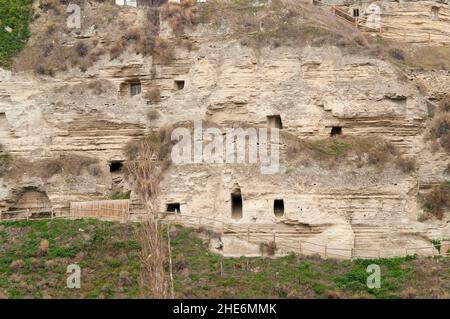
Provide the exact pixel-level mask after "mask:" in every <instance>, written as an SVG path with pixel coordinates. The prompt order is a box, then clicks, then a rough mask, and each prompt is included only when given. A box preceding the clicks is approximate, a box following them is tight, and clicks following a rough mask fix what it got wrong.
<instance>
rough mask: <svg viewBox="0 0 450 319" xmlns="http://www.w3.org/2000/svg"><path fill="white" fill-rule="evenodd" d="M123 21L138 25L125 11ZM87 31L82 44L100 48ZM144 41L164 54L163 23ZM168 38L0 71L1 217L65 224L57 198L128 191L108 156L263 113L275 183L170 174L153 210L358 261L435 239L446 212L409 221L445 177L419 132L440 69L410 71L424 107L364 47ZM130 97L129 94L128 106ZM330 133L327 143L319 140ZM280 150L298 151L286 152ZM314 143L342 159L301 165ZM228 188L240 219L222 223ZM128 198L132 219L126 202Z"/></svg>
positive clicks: (234, 172)
mask: <svg viewBox="0 0 450 319" xmlns="http://www.w3.org/2000/svg"><path fill="white" fill-rule="evenodd" d="M123 10H127V14H128V15H131V16H133V15H135V16H136V17H139V16H142V13H141V10H142V9H139V8H138V9H134V8H124V9H123ZM308 10H310V9H308ZM317 10H319V11H318V12H319V13H320V9H317ZM316 14H317V13H316ZM326 14H328V13H324V15H326ZM136 19H139V18H136ZM35 23H39V20H38V21H37V22H35ZM88 27H90V26H87V27H86V28H88ZM343 28H345V27H344V26H343ZM100 32H101V30H97V34H95V33H94V34H93V35H89V36H88V39H90V40H92V39H96V38H97V39H99V40H101V38H102V35H101V34H100ZM224 32H225V33H224ZM159 36H160V37H161V38H163V39H167V40H168V41H172V42H171V43H176V36H175V35H174V33H173V32H172V28H171V27H170V26H169V24H168V22H167V21H165V20H164V19H162V21H161V27H160V30H159ZM183 37H184V40H187V41H190V42H191V43H194V44H195V45H194V47H193V48H187V47H186V46H183V45H177V46H176V47H175V52H174V59H171V60H170V61H169V62H167V63H162V62H160V61H156V60H155V58H152V57H149V56H143V55H140V54H139V55H136V54H135V52H130V51H129V50H128V51H127V50H125V51H124V52H123V53H122V54H121V55H120V58H118V59H112V60H111V59H110V58H109V57H108V56H103V57H101V58H100V59H99V60H98V61H96V62H95V63H94V64H93V65H92V66H91V67H89V68H88V69H87V70H85V72H80V71H79V70H77V69H69V70H67V71H65V72H58V73H56V75H55V76H53V77H50V76H45V75H36V74H34V73H33V72H30V71H21V72H16V71H13V72H10V71H2V72H1V74H0V75H1V77H0V137H1V144H2V145H3V147H4V151H5V152H7V153H8V154H10V155H11V156H12V157H13V160H12V164H11V165H12V166H11V168H10V169H9V170H8V171H7V172H6V174H4V176H3V177H2V183H1V188H0V200H2V202H1V207H2V210H3V211H8V210H11V209H12V208H14V207H16V206H17V205H16V203H17V201H19V200H20V198H22V197H23V196H28V197H30V198H34V199H36V198H38V199H39V198H40V199H39V200H41V201H42V198H41V197H39V196H41V195H42V194H45V197H46V198H47V199H48V202H47V203H46V205H47V204H48V203H50V205H51V206H52V207H53V208H54V209H55V211H56V212H57V213H58V214H67V212H68V207H69V203H70V201H78V200H94V199H102V198H103V199H105V198H110V197H111V195H112V194H113V193H114V192H116V191H120V192H124V191H127V190H131V189H132V185H129V183H128V182H127V180H126V179H125V178H124V176H123V171H122V169H121V163H122V162H123V161H124V160H126V157H125V154H124V151H123V149H124V146H125V145H126V144H127V143H128V142H130V141H133V140H137V139H139V138H140V137H142V136H144V135H145V134H147V133H148V132H149V131H151V130H153V129H157V128H161V127H166V126H168V125H173V124H177V123H180V122H187V121H193V120H194V119H196V120H199V119H202V120H204V121H205V123H210V124H211V123H212V124H213V125H214V126H216V127H219V128H220V129H222V130H224V129H225V128H227V127H244V128H245V127H256V128H260V127H267V126H268V125H269V121H270V120H269V119H268V117H270V116H274V115H276V116H279V118H280V119H281V121H282V129H281V138H280V150H281V160H280V172H279V173H278V174H272V175H264V174H261V172H260V169H259V166H258V165H254V164H233V165H231V164H230V165H229V164H223V165H220V164H190V165H175V164H173V165H171V166H170V167H169V168H168V169H167V171H166V172H165V174H164V178H163V180H162V182H161V195H160V198H159V204H160V210H161V211H165V210H167V209H168V206H167V205H168V204H176V205H177V206H176V207H177V209H178V207H179V209H180V212H181V215H183V214H184V215H192V216H199V217H209V218H211V217H212V218H215V219H217V220H222V221H225V222H227V223H228V222H229V223H235V224H239V225H241V226H245V227H248V228H249V229H251V231H252V232H254V233H257V232H261V233H264V231H266V230H267V233H271V232H272V231H276V233H277V236H278V238H277V240H278V241H280V242H286V243H289V242H296V241H298V240H299V239H302V240H307V241H310V242H315V243H319V244H329V245H330V246H332V247H336V248H344V249H352V248H354V249H359V250H360V255H361V256H363V255H364V251H365V250H366V249H367V250H370V249H373V250H374V251H379V250H380V249H381V250H385V251H386V253H385V254H384V255H386V256H392V255H402V254H404V247H423V246H429V245H430V240H431V239H444V238H448V237H449V236H450V228H449V226H448V225H449V224H448V221H449V215H448V214H445V215H444V217H443V219H442V220H437V219H435V218H432V219H429V220H427V221H418V217H419V215H420V214H421V213H422V208H421V207H422V206H421V204H420V202H419V200H418V198H419V193H420V192H421V191H422V190H427V189H428V187H429V186H430V185H433V184H436V183H440V182H442V181H445V180H446V175H445V173H444V170H445V167H446V165H447V159H448V155H447V154H446V153H445V152H444V151H442V150H437V151H436V150H434V153H433V152H432V146H431V145H430V143H429V142H427V141H425V140H424V136H425V131H426V127H427V123H428V122H427V121H428V116H429V114H428V111H429V103H430V102H428V101H429V98H430V96H433V97H435V99H434V102H431V103H433V104H434V103H435V102H436V100H439V99H440V98H442V96H443V95H444V94H445V93H446V92H445V91H448V88H449V86H448V85H445V84H444V83H448V80H449V78H450V77H449V75H448V73H446V72H445V71H439V72H440V73H438V74H436V73H433V72H420V73H418V74H410V76H411V79H413V80H414V79H416V78H417V79H420V80H421V81H422V83H425V84H424V85H426V86H427V87H429V89H430V92H432V93H429V96H424V94H423V92H422V93H421V92H420V91H419V89H418V88H417V85H416V82H415V81H411V80H410V79H408V78H405V77H404V74H403V75H402V73H401V72H399V70H398V68H397V67H396V66H394V65H393V64H391V63H390V62H388V61H385V60H382V59H380V58H377V57H375V56H373V55H371V54H368V49H367V48H360V50H358V51H353V52H349V51H348V50H346V49H345V48H342V46H339V45H337V44H335V45H333V44H324V45H317V43H314V42H306V43H304V44H303V45H301V46H285V45H283V43H281V45H276V46H269V47H263V48H260V49H258V50H255V49H254V48H252V47H251V46H247V45H246V44H245V43H244V42H243V41H241V40H239V39H236V38H234V37H227V36H226V31H224V30H223V28H222V29H221V28H219V29H215V27H214V28H213V27H212V24H199V25H197V26H196V27H195V28H193V29H192V30H190V31H186V33H185V34H184V35H183ZM25 50H27V49H25ZM437 78H440V79H442V80H440V81H439V84H438V85H435V84H434V79H437ZM445 81H447V82H445ZM133 86H134V88H132V87H133ZM138 86H139V91H140V94H139V93H138V94H136V95H134V96H130V93H132V92H134V91H133V90H137V87H138ZM155 92H157V93H155ZM133 94H134V93H133ZM153 95H157V96H153ZM431 101H433V99H431ZM333 128H334V130H335V131H334V132H335V133H336V132H337V134H341V135H342V137H341V136H340V137H330V134H331V133H332V130H333ZM341 139H343V142H342V143H343V144H342V143H341ZM381 140H382V141H383V143H390V144H392V145H393V147H394V148H395V155H392V156H391V157H389V158H387V159H384V160H379V159H378V158H379V157H376V156H375V155H376V154H371V153H370V152H371V151H370V150H369V149H371V148H370V147H372V146H370V145H369V146H367V144H371V143H373V144H377V143H380V142H379V141H381ZM324 141H325V142H324ZM361 141H364V143H365V144H364V145H362V142H361ZM292 143H294V144H295V145H297V144H298V143H300V144H302V143H307V144H302V145H306V147H305V148H302V147H300V148H298V149H297V148H295V147H294V148H293V146H292ZM321 143H331V150H334V148H333V147H336V145H337V147H341V145H344V146H342V147H344V148H345V150H346V151H345V152H340V151H339V152H337V153H333V154H331V156H330V154H325V158H323V157H320V156H319V157H315V156H314V154H315V153H314V151H315V149H316V148H317V147H318V145H319V146H320V145H322V144H321ZM327 145H328V144H327ZM361 145H362V146H361ZM377 145H378V144H377ZM319 149H320V147H319ZM311 152H312V153H311ZM385 152H387V150H385ZM319 153H320V152H319ZM325 153H327V152H325ZM393 154H394V152H393ZM319 155H320V154H319ZM373 156H375V157H376V158H377V160H375V161H374V160H372V159H371V158H372V157H373ZM377 156H379V155H377ZM399 156H407V157H408V158H413V159H415V161H416V167H415V169H411V170H406V171H403V170H402V169H399V167H398V165H396V164H395V163H396V162H395V159H396V158H397V157H399ZM381 162H382V163H381ZM49 163H50V164H49ZM55 163H56V164H55ZM64 163H66V164H64ZM67 163H72V166H73V165H78V166H77V167H78V170H75V171H70V168H68V167H67V168H66V166H64V165H67ZM73 163H76V164H73ZM379 163H381V164H380V165H378V164H379ZM30 192H34V194H35V195H33V196H30V195H29V193H30ZM36 193H39V194H41V195H39V196H38V195H36ZM238 193H239V195H240V200H241V212H238V213H234V214H233V205H236V202H235V198H236V194H238ZM26 194H28V195H26ZM131 196H132V199H134V202H135V204H136V205H135V206H134V207H135V208H136V209H135V211H134V213H136V214H135V215H137V214H138V213H139V212H140V211H139V209H138V208H139V201H138V200H137V199H136V198H135V197H136V195H135V194H134V193H133V192H132V195H131ZM28 197H27V198H28ZM34 199H33V200H29V202H30V203H31V202H33V201H34ZM47 199H46V201H47ZM25 202H26V201H25ZM280 203H282V206H280V205H281V204H280ZM178 204H179V206H178ZM21 205H22V206H23V205H25V206H26V204H23V203H22V204H21ZM30 205H31V204H30ZM22 206H21V207H22ZM25 206H24V207H25ZM174 207H175V206H174ZM238 210H239V209H238ZM168 218H171V216H169V217H168ZM270 237H271V235H269V236H268V239H270ZM229 243H230V244H229V246H226V248H225V252H226V253H228V254H239V253H248V254H251V253H254V250H255V248H254V247H250V248H248V249H249V250H248V251H246V250H245V249H247V248H243V246H241V245H239V244H237V246H236V243H235V242H233V239H229ZM227 249H228V250H227ZM417 253H421V252H420V251H417ZM422 253H424V254H430V253H431V251H427V252H422Z"/></svg>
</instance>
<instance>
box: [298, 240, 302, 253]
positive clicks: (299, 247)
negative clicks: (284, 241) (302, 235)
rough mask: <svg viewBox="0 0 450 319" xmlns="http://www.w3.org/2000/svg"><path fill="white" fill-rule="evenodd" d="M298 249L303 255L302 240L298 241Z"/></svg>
mask: <svg viewBox="0 0 450 319" xmlns="http://www.w3.org/2000/svg"><path fill="white" fill-rule="evenodd" d="M298 249H299V252H300V254H301V253H302V241H301V240H299V241H298Z"/></svg>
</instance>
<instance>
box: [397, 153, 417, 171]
mask: <svg viewBox="0 0 450 319" xmlns="http://www.w3.org/2000/svg"><path fill="white" fill-rule="evenodd" d="M395 165H396V166H397V168H398V169H399V170H401V171H402V172H403V173H405V174H409V173H412V172H414V171H415V170H416V168H417V162H416V159H415V158H412V157H405V156H399V157H397V159H396V161H395Z"/></svg>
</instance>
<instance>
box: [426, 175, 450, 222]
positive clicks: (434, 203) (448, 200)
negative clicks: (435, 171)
mask: <svg viewBox="0 0 450 319" xmlns="http://www.w3.org/2000/svg"><path fill="white" fill-rule="evenodd" d="M422 204H423V208H424V210H426V211H427V212H429V213H431V214H432V215H433V216H435V217H436V218H438V219H442V217H443V216H444V213H445V211H446V210H449V209H450V181H448V182H446V183H442V184H440V185H438V186H434V187H433V188H432V190H431V191H430V192H429V193H428V194H426V195H425V196H424V197H423V200H422Z"/></svg>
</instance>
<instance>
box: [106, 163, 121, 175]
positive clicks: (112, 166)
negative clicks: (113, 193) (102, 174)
mask: <svg viewBox="0 0 450 319" xmlns="http://www.w3.org/2000/svg"><path fill="white" fill-rule="evenodd" d="M122 169H123V161H111V163H109V172H110V173H121V172H122Z"/></svg>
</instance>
